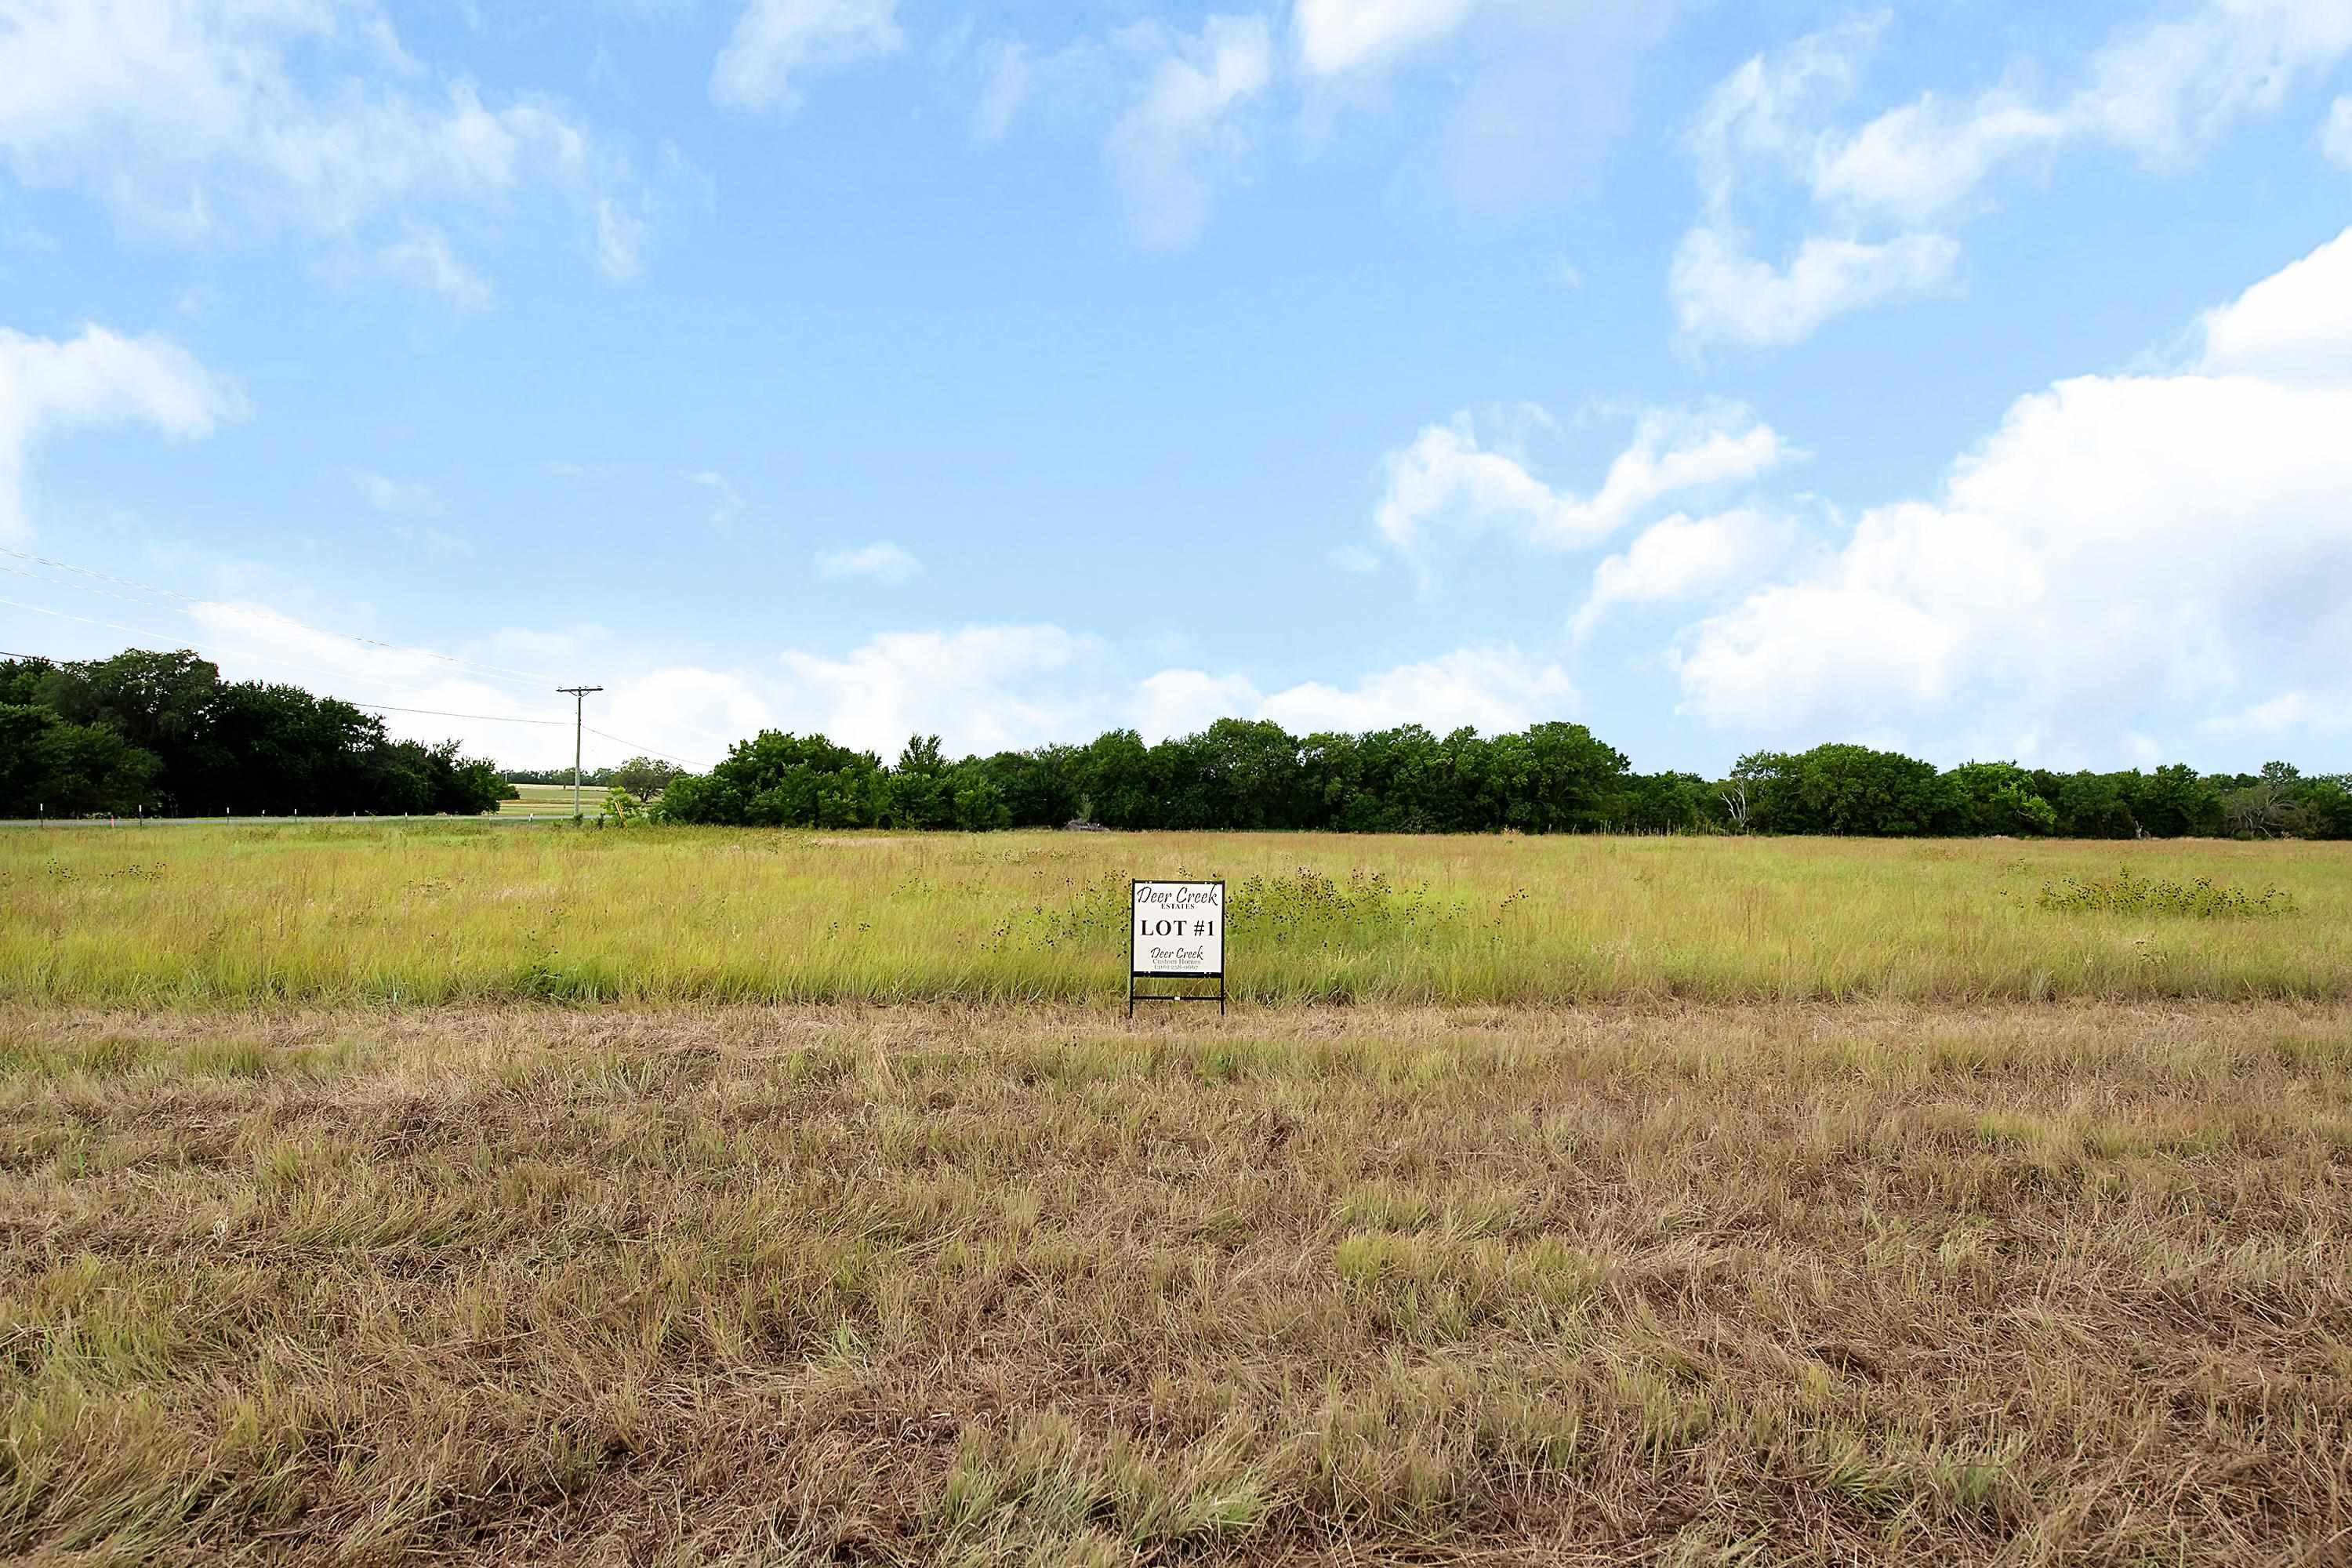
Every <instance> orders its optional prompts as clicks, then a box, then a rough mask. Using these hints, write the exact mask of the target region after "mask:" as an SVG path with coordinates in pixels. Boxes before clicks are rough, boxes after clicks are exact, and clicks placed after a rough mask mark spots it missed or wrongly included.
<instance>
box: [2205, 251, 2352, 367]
mask: <svg viewBox="0 0 2352 1568" xmlns="http://www.w3.org/2000/svg"><path fill="white" fill-rule="evenodd" d="M2347 289H2352V230H2347V232H2346V233H2344V234H2341V235H2338V236H2337V237H2336V238H2334V239H2331V240H2329V241H2328V242H2327V243H2326V244H2325V245H2323V246H2321V247H2319V248H2318V249H2316V250H2315V251H2313V252H2312V253H2311V254H2310V255H2309V256H2306V257H2305V258H2302V259H2301V260H2299V261H2296V262H2294V263H2292V264H2290V265H2288V266H2286V267H2284V268H2280V269H2279V270H2278V271H2277V272H2274V273H2273V274H2272V275H2271V276H2270V277H2268V278H2265V279H2263V280H2262V281H2261V282H2259V283H2257V284H2255V285H2254V286H2253V287H2252V288H2251V289H2247V290H2246V291H2245V292H2244V293H2242V294H2241V295H2239V296H2238V298H2237V299H2236V300H2232V301H2231V303H2229V304H2227V305H2224V306H2222V307H2221V309H2220V310H2210V311H2208V312H2207V313H2206V315H2205V319H2204V329H2205V357H2204V361H2203V367H2204V368H2205V369H2206V370H2207V371H2209V372H2211V373H2213V374H2219V375H2255V376H2263V377H2266V378H2269V379H2271V380H2273V381H2303V382H2328V381H2341V380H2344V379H2346V378H2347V376H2352V308H2347V303H2346V291H2347Z"/></svg>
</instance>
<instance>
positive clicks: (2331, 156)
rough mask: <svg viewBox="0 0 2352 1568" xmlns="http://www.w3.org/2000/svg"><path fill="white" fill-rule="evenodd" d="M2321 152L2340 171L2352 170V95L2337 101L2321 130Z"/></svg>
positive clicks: (2331, 107) (2329, 110) (2330, 108)
mask: <svg viewBox="0 0 2352 1568" xmlns="http://www.w3.org/2000/svg"><path fill="white" fill-rule="evenodd" d="M2319 150H2320V151H2321V152H2323V153H2326V154H2327V161H2328V162H2329V163H2334V164H2335V165H2336V167H2337V168H2339V169H2352V95H2347V96H2345V97H2343V98H2339V99H2337V100H2336V101H2335V103H2334V104H2333V105H2331V106H2330V107H2329V109H2328V110H2327V121H2326V124H2324V125H2322V126H2321V127H2320V128H2319Z"/></svg>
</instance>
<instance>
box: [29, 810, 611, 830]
mask: <svg viewBox="0 0 2352 1568" xmlns="http://www.w3.org/2000/svg"><path fill="white" fill-rule="evenodd" d="M571 820H572V814H571V813H570V812H568V811H567V812H564V813H562V815H561V816H558V815H557V814H555V813H553V812H550V813H548V814H547V815H545V816H537V815H533V816H524V815H523V814H522V813H520V812H504V813H501V812H489V813H486V814H485V815H483V816H446V815H443V816H118V817H115V818H113V819H112V820H109V819H108V818H106V817H103V816H0V827H120V828H126V829H129V830H131V831H132V832H136V831H138V830H139V829H140V828H142V827H247V826H268V825H269V824H272V823H275V824H278V826H284V825H285V824H287V823H305V822H340V823H361V822H518V823H530V822H540V823H555V822H569V821H571ZM588 820H589V821H591V822H593V821H595V820H596V818H595V817H594V816H593V815H591V816H589V818H588Z"/></svg>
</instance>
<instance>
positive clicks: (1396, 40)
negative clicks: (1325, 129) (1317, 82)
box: [1290, 0, 1479, 76]
mask: <svg viewBox="0 0 2352 1568" xmlns="http://www.w3.org/2000/svg"><path fill="white" fill-rule="evenodd" d="M1478 3H1479V0H1299V3H1298V5H1297V9H1296V10H1294V11H1293V12H1292V13H1291V17H1290V26H1291V37H1292V41H1293V43H1294V45H1295V47H1297V51H1298V60H1299V63H1300V64H1301V65H1302V66H1304V67H1305V68H1307V70H1308V71H1309V72H1311V73H1313V74H1315V75H1318V76H1329V75H1331V74H1333V73H1335V72H1339V71H1346V70H1355V69H1358V68H1362V67H1366V66H1377V65H1382V64H1385V63H1387V62H1389V61H1391V60H1392V59H1395V58H1397V57H1399V56H1401V55H1403V54H1407V53H1410V52H1411V51H1412V50H1414V49H1417V48H1423V47H1427V46H1428V45H1431V44H1434V43H1437V42H1440V41H1442V40H1443V39H1444V38H1446V37H1450V36H1451V35H1452V34H1454V32H1455V31H1457V30H1458V29H1459V28H1460V27H1461V26H1462V24H1463V23H1464V22H1465V21H1467V20H1468V19H1469V17H1470V13H1471V12H1472V11H1474V10H1475V9H1476V8H1477V5H1478Z"/></svg>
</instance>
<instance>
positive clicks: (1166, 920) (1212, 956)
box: [1130, 882, 1225, 976]
mask: <svg viewBox="0 0 2352 1568" xmlns="http://www.w3.org/2000/svg"><path fill="white" fill-rule="evenodd" d="M1132 930H1133V933H1134V934H1133V942H1132V946H1133V949H1134V956H1133V962H1132V963H1131V964H1130V968H1131V970H1132V972H1133V973H1137V974H1200V975H1209V976H1215V975H1221V974H1223V973H1224V972H1225V885H1224V884H1223V882H1138V883H1136V884H1135V924H1134V926H1133V928H1132Z"/></svg>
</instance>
